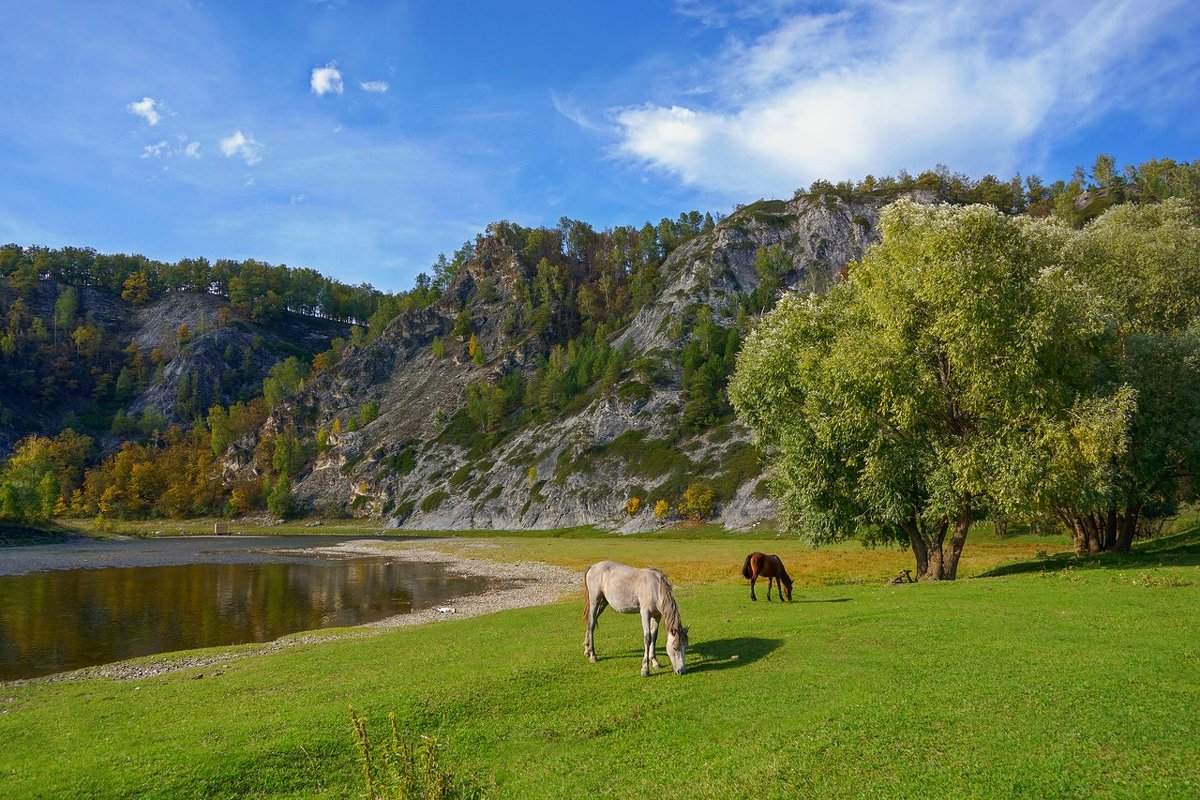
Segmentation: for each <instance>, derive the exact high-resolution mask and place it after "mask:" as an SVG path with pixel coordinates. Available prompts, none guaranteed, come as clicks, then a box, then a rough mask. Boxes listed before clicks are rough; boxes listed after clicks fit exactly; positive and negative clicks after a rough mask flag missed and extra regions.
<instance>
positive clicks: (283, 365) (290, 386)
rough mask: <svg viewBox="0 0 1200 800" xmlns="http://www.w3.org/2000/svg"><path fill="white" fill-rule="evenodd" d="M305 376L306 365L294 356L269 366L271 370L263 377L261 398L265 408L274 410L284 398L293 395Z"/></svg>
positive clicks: (298, 389) (301, 385) (301, 384)
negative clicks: (265, 405) (264, 402)
mask: <svg viewBox="0 0 1200 800" xmlns="http://www.w3.org/2000/svg"><path fill="white" fill-rule="evenodd" d="M307 376H308V365H306V364H305V363H304V362H303V361H301V360H300V359H298V358H296V357H295V356H291V357H289V358H286V359H284V360H283V361H280V362H279V363H278V364H276V365H275V366H273V367H271V372H270V373H269V374H268V375H267V377H266V378H264V379H263V399H264V400H265V401H266V403H267V409H268V410H274V409H275V407H276V406H278V405H279V404H280V403H282V402H283V401H284V400H287V399H288V398H291V397H295V396H296V394H297V393H298V392H299V391H300V389H301V387H303V386H304V379H305V378H306V377H307Z"/></svg>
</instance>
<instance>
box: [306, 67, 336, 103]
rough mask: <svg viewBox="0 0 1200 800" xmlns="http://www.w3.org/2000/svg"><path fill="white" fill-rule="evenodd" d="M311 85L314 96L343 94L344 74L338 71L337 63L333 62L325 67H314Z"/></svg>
mask: <svg viewBox="0 0 1200 800" xmlns="http://www.w3.org/2000/svg"><path fill="white" fill-rule="evenodd" d="M309 85H311V86H312V92H313V94H315V95H317V96H318V97H320V96H322V95H326V94H329V93H330V92H334V93H336V94H341V93H342V73H341V71H340V70H338V68H337V64H336V62H333V61H331V62H329V63H328V64H326V65H325V66H323V67H314V68H313V71H312V78H311V79H310V81H309Z"/></svg>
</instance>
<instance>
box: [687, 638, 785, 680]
mask: <svg viewBox="0 0 1200 800" xmlns="http://www.w3.org/2000/svg"><path fill="white" fill-rule="evenodd" d="M782 644H783V640H782V639H760V638H757V637H754V636H737V637H734V638H732V639H711V640H706V641H703V642H696V643H695V644H694V645H692V646H691V647H689V648H688V658H689V660H691V658H692V657H693V656H699V657H700V659H701V661H700V663H698V664H695V665H689V666H688V672H709V671H712V670H718V669H730V668H732V667H741V666H744V665H746V664H751V663H753V662H755V661H758V660H759V659H760V658H763V657H764V656H767V655H770V654H771V653H772V652H773V651H775V650H777V649H778V648H779V647H780V645H782Z"/></svg>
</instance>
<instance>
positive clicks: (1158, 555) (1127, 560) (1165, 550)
mask: <svg viewBox="0 0 1200 800" xmlns="http://www.w3.org/2000/svg"><path fill="white" fill-rule="evenodd" d="M1195 566H1200V527H1197V528H1192V529H1190V530H1186V531H1184V532H1183V533H1176V534H1172V535H1170V536H1160V537H1159V538H1157V539H1150V540H1148V541H1143V542H1136V543H1135V544H1134V546H1133V550H1132V551H1130V552H1128V553H1095V554H1090V555H1086V556H1076V555H1075V554H1074V553H1055V554H1054V555H1048V556H1045V557H1043V558H1037V559H1034V560H1032V561H1020V562H1017V563H1015V564H1005V565H1003V566H1000V567H996V568H995V569H991V570H988V571H987V572H984V573H982V574H980V575H979V576H978V577H980V578H999V577H1002V576H1005V575H1028V574H1030V573H1038V572H1059V571H1061V570H1065V569H1119V570H1128V569H1149V568H1151V567H1195Z"/></svg>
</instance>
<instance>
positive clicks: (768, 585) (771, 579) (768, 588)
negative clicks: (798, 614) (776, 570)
mask: <svg viewBox="0 0 1200 800" xmlns="http://www.w3.org/2000/svg"><path fill="white" fill-rule="evenodd" d="M774 582H775V579H774V578H772V577H771V576H770V575H768V576H767V602H768V603H769V602H771V584H773V583H774Z"/></svg>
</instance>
